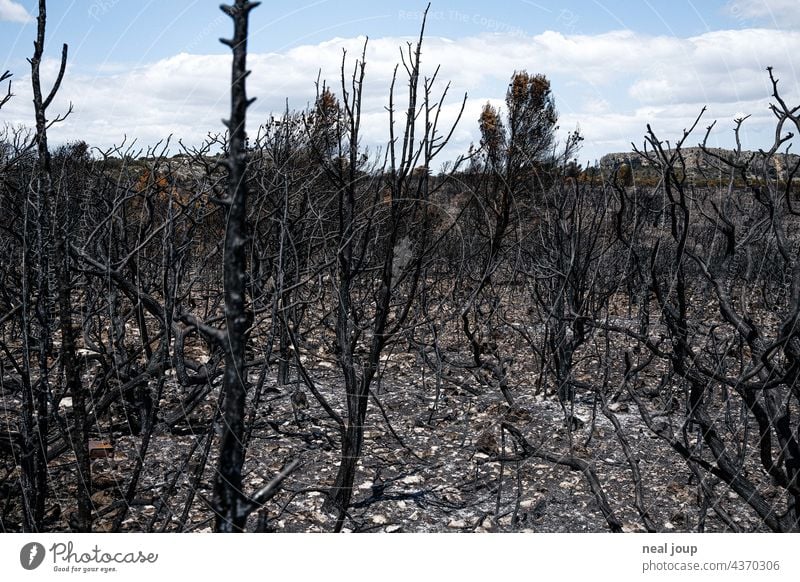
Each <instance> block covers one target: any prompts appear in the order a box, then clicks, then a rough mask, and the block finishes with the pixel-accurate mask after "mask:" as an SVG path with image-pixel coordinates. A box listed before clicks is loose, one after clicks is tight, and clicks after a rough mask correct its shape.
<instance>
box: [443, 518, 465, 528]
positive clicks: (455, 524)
mask: <svg viewBox="0 0 800 582" xmlns="http://www.w3.org/2000/svg"><path fill="white" fill-rule="evenodd" d="M447 527H451V528H453V529H460V528H462V527H467V522H465V521H464V520H463V519H455V518H454V519H451V520H450V522H449V523H448V524H447Z"/></svg>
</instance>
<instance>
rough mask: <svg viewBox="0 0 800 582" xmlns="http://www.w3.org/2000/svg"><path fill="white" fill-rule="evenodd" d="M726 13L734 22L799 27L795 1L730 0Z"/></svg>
mask: <svg viewBox="0 0 800 582" xmlns="http://www.w3.org/2000/svg"><path fill="white" fill-rule="evenodd" d="M726 8H727V12H728V14H729V15H730V16H732V17H733V18H735V19H736V20H740V21H743V22H746V21H748V20H755V21H759V22H763V23H764V24H767V25H770V26H775V27H776V28H791V27H794V26H798V25H800V10H798V6H797V0H731V1H730V2H728V4H727V6H726Z"/></svg>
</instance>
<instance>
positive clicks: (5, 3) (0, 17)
mask: <svg viewBox="0 0 800 582" xmlns="http://www.w3.org/2000/svg"><path fill="white" fill-rule="evenodd" d="M31 20H33V17H31V15H30V14H28V11H27V10H26V9H25V7H24V6H23V5H22V4H19V3H17V2H14V0H0V21H8V22H22V23H26V22H30V21H31Z"/></svg>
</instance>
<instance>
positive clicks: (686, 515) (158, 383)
mask: <svg viewBox="0 0 800 582" xmlns="http://www.w3.org/2000/svg"><path fill="white" fill-rule="evenodd" d="M255 6H256V4H255V3H248V2H243V1H241V0H238V1H237V2H236V3H235V5H233V6H230V7H224V10H225V12H226V13H227V14H228V15H229V16H230V17H231V20H232V23H233V25H234V34H233V36H232V38H231V39H230V40H225V41H223V42H225V43H226V44H228V45H229V46H230V48H231V52H232V69H231V107H230V115H229V117H228V120H227V121H226V125H227V126H226V127H224V128H222V129H221V131H220V133H218V134H212V135H210V136H209V139H208V140H207V142H206V143H204V144H202V145H199V146H195V147H185V146H183V145H181V144H180V142H178V141H177V140H174V139H173V140H170V139H165V141H164V142H162V143H160V144H157V145H155V146H153V147H151V148H148V149H146V150H137V149H134V148H133V147H127V146H126V145H124V143H123V145H120V146H119V147H115V148H110V149H106V150H101V149H96V148H91V147H90V146H89V145H87V144H85V143H84V142H82V141H80V136H75V139H76V141H74V142H72V143H70V144H67V145H58V146H57V147H51V146H50V145H49V144H48V140H47V131H48V129H49V128H50V127H51V125H52V124H53V123H58V122H59V121H60V120H62V119H63V118H64V116H65V115H69V112H68V111H59V112H55V111H51V108H50V104H51V102H52V100H53V97H54V96H55V94H56V93H57V92H58V91H59V86H60V83H61V79H62V77H63V75H64V71H65V65H66V62H67V60H68V49H67V47H66V46H64V47H63V50H62V61H61V63H62V64H61V73H60V74H59V75H58V76H57V78H56V81H55V84H54V86H53V87H45V88H42V87H41V86H40V81H39V63H40V62H41V59H42V56H43V54H44V48H45V28H46V5H45V2H44V0H41V1H40V3H39V17H38V27H37V33H38V34H37V40H36V44H35V50H34V54H33V56H32V58H31V71H32V82H33V94H34V118H33V119H32V125H31V128H30V129H22V128H12V127H8V126H6V127H5V129H4V130H3V132H2V133H1V134H0V401H1V402H2V407H1V408H0V530H1V531H5V532H14V531H39V532H41V531H103V532H106V531H148V532H152V531H156V532H163V531H166V532H186V531H210V530H215V531H242V530H244V531H281V532H282V531H285V532H307V531H363V532H366V531H386V532H419V531H427V532H430V531H490V532H496V531H534V532H583V531H594V532H602V531H612V532H626V531H701V532H702V531H715V532H719V531H726V532H762V531H775V532H789V531H795V532H796V531H798V530H800V478H799V477H798V475H799V474H800V420H798V419H799V418H800V385H799V384H798V380H799V379H800V378H799V377H798V375H800V331H798V317H800V260H799V259H800V257H799V256H798V252H799V250H800V249H799V248H798V247H799V246H800V200H798V187H797V179H796V174H797V172H798V169H800V160H798V158H797V157H796V156H790V155H788V146H789V144H790V140H791V138H792V132H794V133H797V132H798V131H799V130H800V118H799V117H798V116H799V115H800V108H799V107H797V106H793V105H791V104H790V103H786V102H785V101H784V99H783V98H782V96H781V85H780V82H779V80H778V73H777V72H775V71H773V70H772V69H769V70H768V71H765V73H764V74H765V75H768V76H769V79H770V80H771V81H772V83H771V86H772V90H773V93H772V95H771V102H772V105H771V109H772V112H773V113H774V115H775V121H776V132H775V141H774V143H772V144H771V145H770V146H769V147H768V148H765V149H763V150H758V151H752V152H751V151H745V150H743V149H742V148H741V147H739V148H738V149H735V150H720V149H715V148H710V147H706V146H705V144H706V142H707V140H708V138H709V136H710V135H713V133H714V132H715V131H718V129H717V128H716V127H715V124H714V123H712V122H711V121H710V120H706V119H705V117H704V115H703V112H698V114H699V115H698V118H697V119H696V121H695V122H694V125H693V126H692V127H689V128H687V129H686V130H685V131H684V133H683V137H682V139H680V140H679V141H677V142H676V143H672V144H669V143H667V142H665V141H662V140H661V139H659V136H658V134H657V133H656V131H655V130H654V129H652V128H651V127H650V126H648V127H646V128H643V132H644V139H643V140H642V141H641V144H640V145H639V147H637V149H636V151H634V152H632V153H631V154H627V155H626V156H611V157H609V158H608V159H606V160H604V163H603V164H600V165H598V166H596V167H588V168H583V167H581V166H580V165H579V164H578V163H577V162H576V158H577V157H578V155H579V151H580V145H581V141H582V137H581V135H580V134H579V133H578V132H574V133H572V134H570V135H569V136H568V137H567V138H565V139H562V140H557V139H556V137H555V136H556V130H557V125H558V112H557V108H556V103H555V101H554V99H553V95H552V92H551V87H550V82H549V81H548V79H547V77H546V76H545V75H542V74H530V73H527V72H525V71H517V72H513V74H511V80H510V84H509V88H508V93H507V95H506V100H505V106H504V107H502V108H500V109H496V108H493V107H491V106H490V105H488V104H487V105H486V107H484V109H483V111H482V114H481V116H480V118H479V119H477V120H474V119H461V117H462V116H461V115H459V119H458V120H457V123H459V124H475V123H477V124H478V127H479V130H480V136H481V139H480V142H479V143H477V144H475V145H474V146H473V148H471V149H470V151H468V152H464V154H463V155H462V156H460V157H459V158H458V159H455V160H451V161H448V162H446V163H443V161H444V160H443V155H442V150H443V149H444V148H445V146H446V145H447V143H448V141H449V139H450V137H451V135H452V132H453V130H454V127H453V126H449V125H448V126H445V124H444V123H443V121H441V119H442V117H443V114H442V111H443V108H444V107H445V106H447V105H451V104H456V106H457V107H458V106H460V107H461V110H462V111H463V104H464V103H465V100H466V96H454V95H450V94H449V92H448V90H447V89H444V90H442V89H441V87H443V85H442V84H439V83H438V82H437V79H436V77H437V74H438V70H437V69H436V68H435V67H433V68H431V67H423V65H422V57H421V55H422V48H423V44H424V24H423V28H422V30H421V31H420V35H419V38H418V39H417V41H416V42H413V43H410V44H409V45H408V46H406V47H402V50H401V53H400V54H401V57H402V58H401V60H400V62H399V64H398V67H397V69H396V70H395V76H394V80H393V82H392V84H391V86H390V87H387V109H386V123H387V126H388V127H389V128H390V130H391V133H390V135H389V139H388V141H387V143H386V144H385V145H384V147H383V148H381V149H380V150H379V151H373V150H368V149H367V148H366V147H365V146H364V144H363V142H362V139H361V131H362V87H363V84H364V79H365V75H367V74H368V73H367V72H366V69H365V63H364V55H365V52H366V51H364V53H362V54H360V55H350V54H345V55H344V56H343V63H342V77H341V78H340V79H333V80H330V81H329V82H323V81H319V82H318V83H317V84H316V97H315V99H314V100H313V104H312V105H311V106H310V107H308V108H307V109H305V110H302V111H291V110H287V111H285V112H283V113H282V114H281V115H279V116H276V117H273V118H270V119H268V120H263V119H254V118H253V116H250V117H249V118H248V117H247V108H248V106H249V104H250V103H251V100H250V96H249V95H248V94H247V91H246V81H247V66H246V57H247V44H246V39H247V24H248V15H249V13H250V11H251V10H252V9H253V8H255ZM426 56H428V57H430V59H433V60H434V61H435V55H426ZM2 77H3V83H4V87H5V84H7V87H8V89H7V91H4V92H3V93H2V95H4V96H3V97H1V98H0V107H1V106H2V104H5V103H7V102H8V100H9V99H12V98H14V96H13V81H14V77H13V76H12V75H11V72H6V73H4V74H3V75H2ZM311 86H312V87H313V83H312V85H311ZM444 87H446V85H444ZM246 122H247V126H245V123H246ZM746 123H747V122H746V120H745V119H739V120H735V121H734V122H733V128H734V129H735V131H736V134H737V138H738V135H739V131H740V129H741V128H742V127H743V126H745V124H746ZM245 127H247V133H245ZM728 129H729V128H727V127H726V128H724V130H725V131H727V130H728ZM737 143H738V139H737ZM176 151H177V152H178V153H175V152H176ZM633 160H635V162H634V161H633ZM440 168H441V169H440Z"/></svg>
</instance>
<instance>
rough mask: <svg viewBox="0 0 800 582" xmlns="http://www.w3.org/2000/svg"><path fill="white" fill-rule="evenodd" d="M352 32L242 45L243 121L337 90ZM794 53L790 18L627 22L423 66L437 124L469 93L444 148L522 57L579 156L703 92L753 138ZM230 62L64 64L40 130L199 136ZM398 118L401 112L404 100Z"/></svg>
mask: <svg viewBox="0 0 800 582" xmlns="http://www.w3.org/2000/svg"><path fill="white" fill-rule="evenodd" d="M0 1H1V0H0ZM407 40H410V39H406V38H399V37H395V38H380V39H374V40H370V42H369V45H368V49H367V69H366V80H365V87H364V113H365V118H364V121H363V124H362V126H363V139H364V142H365V144H371V149H374V147H375V146H376V145H379V144H382V143H385V141H386V135H387V126H388V119H387V115H386V112H385V109H384V108H385V107H386V106H387V105H388V97H387V91H388V87H389V85H390V82H391V75H392V71H393V70H394V67H395V64H396V63H397V62H398V60H399V48H398V47H400V46H403V45H404V43H405V42H406V41H407ZM363 43H364V38H348V39H333V40H330V41H327V42H324V43H321V44H318V45H306V46H300V47H296V48H293V49H290V50H288V51H285V52H282V53H275V54H252V55H250V56H249V58H248V65H249V66H250V67H251V68H252V70H253V74H252V76H251V77H250V78H249V80H248V93H249V94H250V95H251V96H256V97H257V98H258V100H257V101H256V104H255V105H254V107H253V108H252V110H251V116H250V117H249V120H250V125H249V128H250V131H254V129H255V126H256V125H257V124H258V123H259V122H262V121H266V120H267V119H268V117H269V115H270V113H272V112H275V113H276V114H280V113H281V112H282V111H283V110H284V107H285V103H286V99H287V98H288V100H289V106H290V108H292V109H303V108H305V106H306V105H307V104H309V103H310V102H312V101H313V99H314V81H315V79H316V78H317V74H318V72H321V77H322V78H323V79H327V80H328V82H329V84H330V85H331V86H332V88H333V90H334V92H336V93H337V95H341V85H340V81H339V78H338V77H339V73H340V68H341V59H342V49H343V48H344V49H346V50H347V54H348V65H347V70H348V71H351V70H352V65H353V62H354V59H355V58H357V57H359V56H360V55H361V50H362V47H363ZM796 54H800V32H794V31H789V30H768V29H746V30H740V31H735V32H732V31H716V32H709V33H706V34H703V35H700V36H697V37H692V38H685V39H683V38H675V37H663V36H657V37H653V36H646V35H641V34H635V33H632V32H629V31H626V32H610V33H604V34H599V35H594V36H587V35H569V36H565V35H562V34H560V33H556V32H545V33H543V34H540V35H537V36H528V37H526V36H520V35H518V34H515V35H503V34H482V35H478V36H473V37H468V38H463V39H459V40H457V41H453V40H448V39H441V38H428V39H426V44H425V46H424V48H423V73H427V74H432V72H433V71H434V69H435V67H436V65H437V64H440V65H441V69H440V71H439V80H440V83H439V85H438V86H437V88H436V89H437V91H440V90H441V89H442V88H443V86H444V82H446V81H448V80H449V81H451V88H450V93H449V98H448V101H447V103H448V105H447V107H446V108H445V110H444V111H443V114H442V125H443V126H446V125H447V124H448V123H451V122H453V121H454V120H455V119H456V116H457V114H458V110H459V106H460V100H461V97H462V96H463V94H464V92H467V91H468V92H469V94H470V99H469V100H468V103H467V107H466V109H465V113H464V116H463V118H462V120H461V125H460V126H459V128H458V129H457V131H456V132H455V133H454V138H453V146H452V147H451V148H450V152H451V153H450V154H449V155H450V156H451V157H452V156H453V155H455V153H459V152H463V151H465V150H466V149H467V147H468V146H469V143H470V142H471V141H477V118H478V116H479V113H480V108H481V107H482V105H483V104H484V103H485V102H486V101H487V100H492V101H493V103H496V104H497V105H500V106H501V107H502V106H503V97H504V94H505V90H506V87H507V84H508V80H509V78H510V76H511V74H512V72H513V71H514V70H520V69H527V70H528V71H530V72H542V73H545V74H546V75H548V77H550V78H551V79H552V80H553V88H554V92H555V96H556V103H557V106H558V108H559V110H560V111H561V120H560V125H561V127H562V128H564V130H565V131H566V130H571V129H574V128H575V127H576V125H578V124H579V125H580V127H581V130H582V132H583V134H584V136H585V138H586V141H585V142H584V144H585V145H584V156H582V157H585V158H590V159H594V158H595V157H598V156H599V155H601V154H603V153H605V152H608V151H614V150H627V149H629V147H630V142H631V141H634V142H636V143H641V138H642V136H643V135H644V132H645V127H646V124H647V123H651V124H652V125H653V127H654V129H658V131H660V132H662V133H663V134H664V136H665V137H669V139H674V136H677V135H679V133H680V132H681V131H682V130H683V129H684V128H685V127H688V126H689V125H690V124H691V122H692V121H693V120H694V118H695V117H696V115H697V113H698V112H699V111H700V109H701V108H702V107H703V106H704V105H709V111H708V114H707V119H708V122H710V121H711V120H713V119H720V124H719V126H720V130H719V133H720V134H721V135H722V134H724V135H725V136H728V137H724V139H729V137H730V136H729V134H730V133H731V132H729V131H728V127H729V124H728V123H727V121H726V120H730V119H733V117H734V116H736V115H737V114H740V112H742V111H745V112H748V113H752V114H753V117H752V118H751V119H750V120H748V125H747V127H748V132H749V133H748V137H749V139H752V140H753V144H752V147H760V146H763V145H765V143H760V142H758V140H766V139H769V135H770V132H769V127H770V123H771V120H770V118H769V112H768V111H767V109H766V107H767V104H768V102H769V96H770V93H771V87H770V85H769V80H768V77H767V74H766V71H765V68H766V67H767V65H772V66H774V67H775V70H776V73H777V74H778V76H779V77H782V79H781V88H782V91H783V92H784V95H785V97H786V98H787V100H788V101H789V102H791V103H795V104H796V103H798V102H800V93H798V79H797V77H796V76H793V75H796V73H795V71H794V70H793V68H792V66H791V63H792V62H793V60H792V57H793V55H796ZM72 70H73V71H75V70H80V69H79V67H76V68H75V69H72ZM56 71H57V63H56V62H55V61H52V62H51V61H46V62H45V63H44V64H43V75H44V76H45V77H49V78H52V77H53V76H54V75H55V73H56ZM399 74H400V77H399V79H398V81H397V84H396V89H395V90H396V98H395V105H396V107H397V108H398V110H400V109H401V107H400V106H399V104H400V103H402V99H403V97H404V95H405V93H406V88H405V87H406V84H405V83H406V79H405V78H403V76H402V74H403V68H402V66H401V67H400V68H399ZM229 76H230V57H229V56H228V55H224V54H221V55H190V54H179V55H175V56H173V57H170V58H166V59H162V60H160V61H157V62H154V63H150V64H146V65H142V66H137V67H134V68H130V69H129V70H124V69H120V68H119V67H114V68H113V69H111V71H110V72H109V71H105V72H103V73H100V74H98V75H97V76H90V75H87V74H85V73H79V72H73V73H70V71H69V70H68V73H67V77H66V78H65V80H64V84H63V86H62V90H61V92H60V93H59V97H58V99H57V100H56V101H55V102H54V103H53V105H52V106H51V110H50V115H51V117H52V116H54V115H55V113H56V112H59V111H64V110H65V109H66V108H67V106H68V103H69V102H70V101H71V102H72V103H74V105H75V112H74V114H73V115H72V116H71V117H70V118H69V119H68V120H67V121H66V122H65V123H64V124H61V125H60V126H56V127H54V128H53V130H52V132H51V136H52V140H53V141H55V142H57V141H59V140H62V141H65V140H69V139H77V138H81V139H85V140H87V141H88V142H89V143H91V144H93V145H98V146H108V145H111V144H113V143H116V142H119V141H121V140H122V136H123V135H127V136H128V138H129V139H131V138H132V137H136V138H137V139H138V140H139V143H140V144H142V145H145V144H153V143H155V142H156V141H158V140H159V139H162V138H164V137H165V136H166V135H168V134H174V136H175V138H176V139H177V138H181V139H182V140H183V141H184V143H190V144H192V143H193V144H198V143H199V142H201V141H202V140H203V138H204V137H205V136H206V134H207V133H208V132H220V131H221V130H222V125H221V123H220V118H222V117H225V116H227V109H228V107H229V96H228V84H229V80H228V79H229ZM44 82H45V86H47V82H46V81H44ZM29 83H30V80H29V79H28V78H19V80H18V81H17V83H16V84H15V86H14V92H15V93H16V94H17V97H15V98H14V99H13V100H12V102H11V103H9V104H7V105H6V106H5V107H4V108H3V111H2V113H3V119H5V120H9V121H11V122H12V123H24V122H27V123H31V119H32V114H31V111H30V96H29V89H28V87H29ZM398 121H399V122H402V114H398ZM705 125H707V123H705V122H704V123H702V124H701V127H705ZM700 137H701V136H698V139H700ZM695 143H696V142H695Z"/></svg>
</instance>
